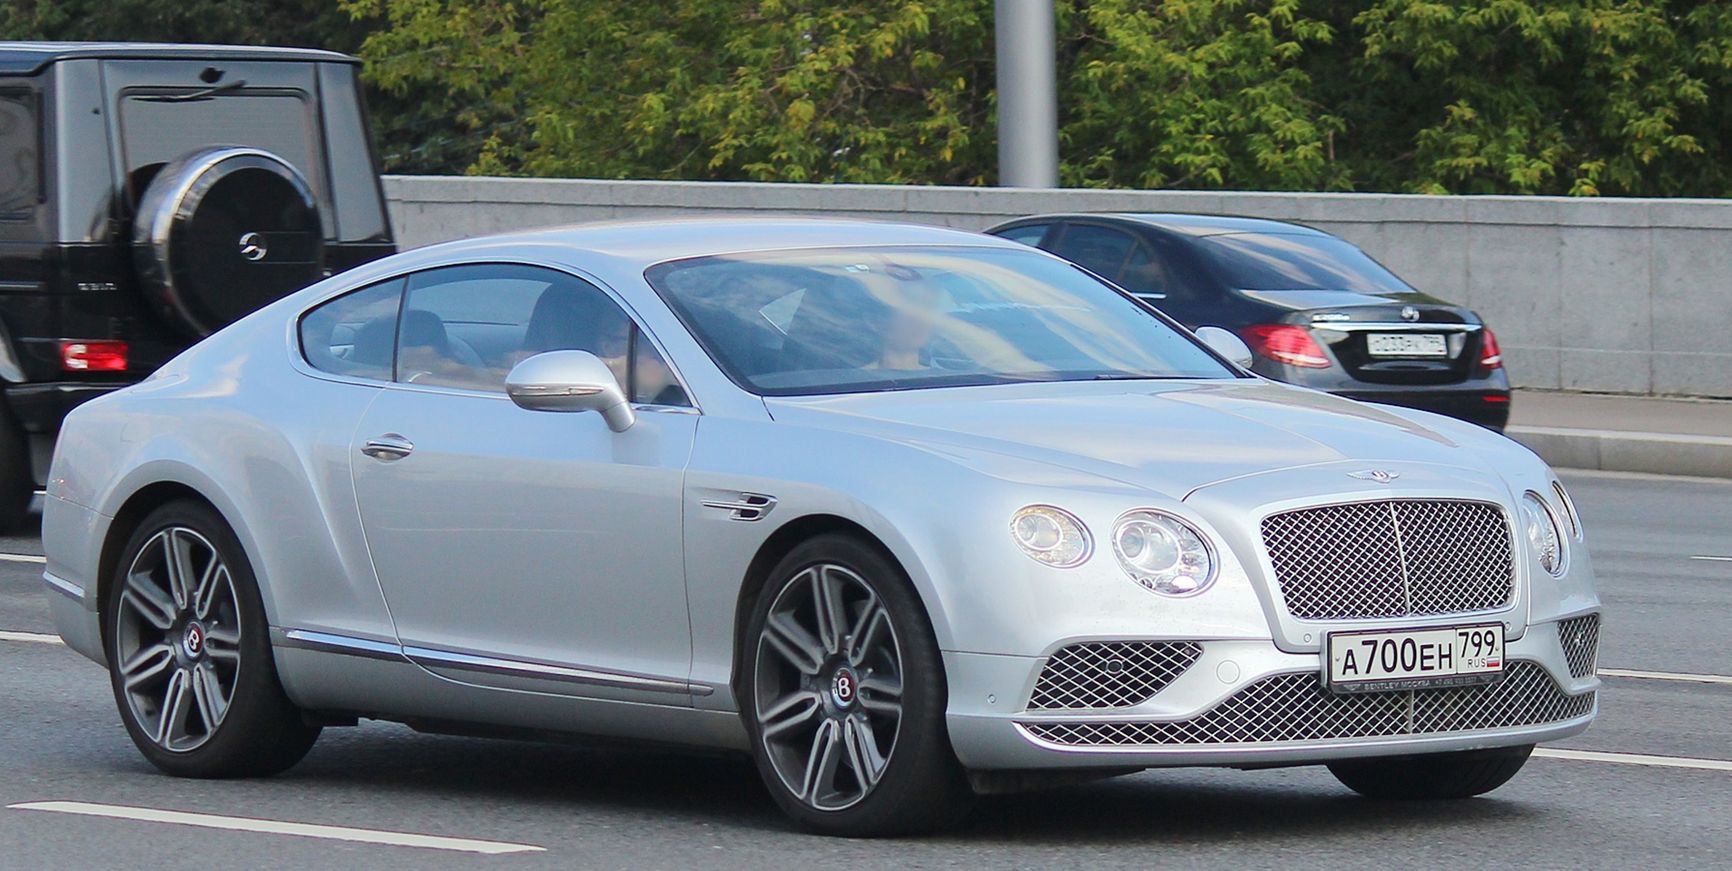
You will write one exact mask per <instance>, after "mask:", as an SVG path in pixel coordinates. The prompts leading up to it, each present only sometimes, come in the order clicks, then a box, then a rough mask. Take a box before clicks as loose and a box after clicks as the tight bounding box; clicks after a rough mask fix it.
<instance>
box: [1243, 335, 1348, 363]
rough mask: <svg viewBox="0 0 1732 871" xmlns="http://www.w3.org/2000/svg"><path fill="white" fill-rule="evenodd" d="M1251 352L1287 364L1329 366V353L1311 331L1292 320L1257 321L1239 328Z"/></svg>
mask: <svg viewBox="0 0 1732 871" xmlns="http://www.w3.org/2000/svg"><path fill="white" fill-rule="evenodd" d="M1240 334H1241V335H1243V336H1244V337H1245V343H1246V344H1248V345H1250V346H1251V350H1252V352H1254V353H1256V354H1259V355H1261V356H1264V357H1267V358H1269V359H1271V360H1274V361H1275V362H1277V363H1286V364H1287V365H1289V366H1300V367H1303V368H1306V369H1327V368H1329V356H1328V355H1327V354H1325V353H1324V352H1323V346H1322V345H1319V344H1317V340H1316V339H1314V338H1312V337H1311V331H1310V330H1308V329H1306V328H1304V327H1299V326H1294V325H1293V324H1257V325H1255V326H1249V327H1246V328H1244V329H1243V330H1241V331H1240Z"/></svg>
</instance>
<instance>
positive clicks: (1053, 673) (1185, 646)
mask: <svg viewBox="0 0 1732 871" xmlns="http://www.w3.org/2000/svg"><path fill="white" fill-rule="evenodd" d="M1202 655H1203V646H1202V645H1200V644H1197V643H1196V642H1192V641H1097V642H1090V643H1087V644H1073V645H1071V646H1069V647H1066V648H1064V649H1062V650H1060V651H1059V652H1057V653H1055V654H1053V655H1052V657H1051V658H1050V659H1048V660H1047V661H1046V667H1045V668H1043V669H1041V671H1040V679H1039V680H1037V681H1035V684H1034V695H1033V696H1031V697H1030V698H1029V701H1028V707H1029V709H1030V710H1054V709H1063V708H1128V707H1130V706H1132V705H1140V704H1142V703H1143V702H1146V701H1148V700H1149V699H1151V698H1153V697H1154V695H1155V693H1158V692H1160V691H1161V690H1163V689H1166V687H1167V684H1170V683H1172V682H1173V681H1174V680H1175V679H1177V678H1178V676H1179V675H1181V674H1183V673H1184V672H1185V669H1187V668H1190V667H1191V665H1192V664H1193V663H1195V662H1196V661H1197V658H1198V657H1200V656H1202Z"/></svg>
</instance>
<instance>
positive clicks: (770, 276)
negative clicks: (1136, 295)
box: [646, 247, 1234, 396]
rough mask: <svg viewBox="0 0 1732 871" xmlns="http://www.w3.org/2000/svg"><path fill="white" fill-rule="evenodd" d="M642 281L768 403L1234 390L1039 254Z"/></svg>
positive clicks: (1116, 301)
mask: <svg viewBox="0 0 1732 871" xmlns="http://www.w3.org/2000/svg"><path fill="white" fill-rule="evenodd" d="M646 277H647V278H648V279H649V282H650V284H651V285H653V286H654V287H655V288H656V290H657V291H658V292H660V293H661V294H662V296H663V298H664V299H666V300H667V301H668V303H669V305H670V306H671V307H672V308H673V309H674V311H675V312H676V313H677V314H679V316H680V317H681V319H682V320H684V321H685V323H686V326H687V327H688V328H689V329H690V330H691V331H692V333H693V335H695V336H696V337H697V339H698V341H699V342H700V343H702V344H703V345H704V347H705V349H706V350H708V351H709V353H710V356H711V357H712V358H714V359H715V361H716V363H717V364H718V365H720V366H721V367H722V369H723V370H724V371H726V372H727V373H728V374H729V376H730V377H732V378H733V379H734V381H735V382H736V383H738V384H740V385H741V386H742V387H745V388H746V389H748V390H751V391H753V392H756V393H759V394H762V395H770V396H789V395H808V394H825V393H858V392H867V391H875V390H905V389H912V388H923V387H948V386H966V385H980V384H1002V383H1008V382H1019V381H1088V380H1111V379H1149V378H1230V377H1234V375H1233V373H1232V371H1231V370H1229V369H1228V368H1227V367H1226V366H1224V365H1223V364H1222V363H1221V362H1220V361H1219V360H1217V359H1216V358H1215V357H1214V356H1212V355H1211V354H1210V353H1209V352H1208V351H1205V350H1204V349H1203V348H1202V347H1200V346H1199V345H1198V344H1197V343H1196V342H1194V341H1193V340H1192V339H1190V338H1189V337H1188V336H1186V335H1184V334H1183V333H1182V332H1181V331H1180V330H1177V329H1175V328H1173V327H1171V326H1169V325H1168V324H1167V322H1166V321H1163V320H1162V319H1160V318H1159V317H1158V316H1156V315H1154V314H1152V313H1150V312H1149V311H1148V310H1147V309H1145V308H1143V307H1141V306H1139V305H1138V304H1137V303H1136V302H1135V301H1133V300H1131V299H1129V298H1127V297H1125V296H1124V295H1123V294H1121V293H1119V292H1117V291H1116V290H1114V289H1113V288H1111V287H1108V286H1107V285H1105V284H1102V283H1101V282H1100V281H1099V280H1097V279H1095V278H1093V277H1092V276H1090V275H1088V274H1087V273H1085V272H1083V271H1082V270H1080V269H1078V268H1076V267H1075V266H1072V265H1071V264H1069V263H1065V262H1064V261H1061V260H1058V259H1055V258H1053V257H1050V256H1048V255H1045V254H1041V253H1039V252H1035V251H1024V250H1016V249H1000V248H968V247H930V248H928V247H895V248H890V247H884V248H845V249H818V250H805V251H777V252H759V253H748V254H730V255H724V256H714V257H700V258H695V259H691V260H681V261H676V262H672V263H663V264H660V265H658V266H655V267H652V268H651V269H650V270H649V271H648V272H647V273H646Z"/></svg>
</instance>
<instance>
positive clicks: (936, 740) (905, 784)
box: [739, 535, 972, 836]
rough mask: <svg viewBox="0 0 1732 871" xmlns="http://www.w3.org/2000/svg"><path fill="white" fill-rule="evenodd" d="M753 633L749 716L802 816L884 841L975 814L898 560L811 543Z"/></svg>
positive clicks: (781, 790)
mask: <svg viewBox="0 0 1732 871" xmlns="http://www.w3.org/2000/svg"><path fill="white" fill-rule="evenodd" d="M746 632H747V634H746V636H745V639H744V643H742V644H741V645H740V647H741V662H740V664H739V668H740V674H741V675H742V678H743V679H742V686H741V690H742V692H741V694H740V700H741V707H742V711H741V715H742V716H743V717H744V719H745V725H746V729H747V731H748V732H750V734H751V738H752V749H753V754H754V756H755V757H756V759H757V763H758V770H759V773H760V774H762V776H763V778H764V783H765V784H766V785H767V786H768V787H769V789H770V793H771V794H772V795H773V796H774V797H775V799H776V803H777V804H779V805H780V806H781V807H782V809H783V810H784V811H785V812H787V813H788V815H789V816H791V817H793V818H794V819H795V820H796V821H798V822H799V823H800V824H802V825H804V826H805V827H807V828H809V829H812V830H814V831H819V832H823V833H825V834H834V835H850V836H874V835H897V834H912V833H917V832H924V831H931V830H934V829H938V828H941V827H943V826H945V825H947V824H948V823H950V822H952V821H954V820H956V819H957V818H959V817H960V815H961V814H962V813H963V812H964V811H965V810H966V809H967V805H968V802H969V799H970V798H971V797H972V793H971V792H970V790H969V788H968V783H967V779H966V777H965V775H964V774H963V771H962V767H961V765H960V764H958V763H957V761H956V757H955V754H954V753H953V752H952V751H951V749H950V739H949V735H948V734H947V732H946V730H945V726H944V710H945V703H946V697H947V693H946V690H945V683H944V667H943V662H942V661H941V660H940V658H939V654H938V645H937V642H936V641H935V640H934V639H933V637H932V628H931V626H930V624H929V623H928V621H927V618H926V614H925V611H924V609H923V608H922V607H921V606H920V602H919V599H918V598H917V597H916V596H915V595H914V592H913V590H912V588H911V587H910V585H909V583H908V581H907V579H906V578H905V577H904V576H903V573H902V571H901V569H900V568H899V567H898V566H896V564H895V563H894V562H892V561H891V560H890V559H889V558H888V557H886V556H884V555H883V554H882V553H881V552H879V550H878V549H876V548H874V547H871V546H868V545H866V544H864V543H862V542H859V541H856V540H854V539H851V538H847V537H843V536H834V535H829V536H821V537H818V538H814V539H812V540H810V541H807V542H805V543H803V544H801V545H800V546H798V547H796V548H795V549H794V550H793V552H791V553H790V554H788V556H787V557H786V558H784V559H783V560H782V561H781V563H780V564H778V565H777V566H776V568H775V570H774V571H773V572H772V573H771V576H770V582H769V583H768V584H766V585H765V587H764V589H763V591H762V592H761V593H760V595H759V597H758V601H757V605H756V607H755V608H754V609H753V612H752V616H751V620H750V622H749V624H748V625H747V629H746Z"/></svg>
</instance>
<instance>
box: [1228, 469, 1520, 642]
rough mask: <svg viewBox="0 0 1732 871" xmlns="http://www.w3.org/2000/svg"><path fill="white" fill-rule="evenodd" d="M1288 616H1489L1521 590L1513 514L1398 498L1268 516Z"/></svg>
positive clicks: (1267, 538) (1267, 541) (1266, 532)
mask: <svg viewBox="0 0 1732 871" xmlns="http://www.w3.org/2000/svg"><path fill="white" fill-rule="evenodd" d="M1263 546H1264V547H1265V548H1267V549H1268V551H1269V560H1270V562H1271V563H1272V564H1273V565H1274V567H1275V581H1276V583H1277V584H1278V585H1279V586H1280V588H1281V596H1282V599H1283V600H1284V601H1285V602H1286V604H1287V613H1289V614H1291V615H1293V616H1294V617H1296V618H1298V619H1300V620H1357V619H1374V618H1385V617H1420V616H1431V615H1438V614H1459V613H1464V612H1469V611H1488V610H1491V609H1494V608H1500V607H1503V606H1504V605H1507V604H1509V601H1510V599H1511V598H1512V597H1513V596H1514V594H1515V571H1514V567H1515V558H1514V554H1513V553H1512V551H1511V548H1510V536H1509V522H1508V520H1507V519H1505V516H1504V512H1503V509H1501V508H1499V507H1498V506H1496V505H1493V504H1491V503H1488V502H1469V501H1460V500H1449V499H1388V500H1380V501H1376V502H1352V503H1348V504H1345V505H1327V506H1322V507H1319V508H1301V509H1298V510H1296V511H1285V512H1282V513H1280V514H1271V515H1270V516H1268V517H1267V518H1265V519H1264V520H1263Z"/></svg>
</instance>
